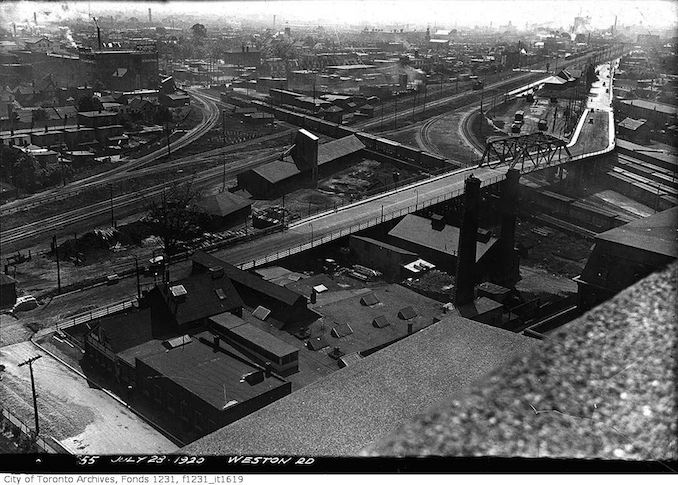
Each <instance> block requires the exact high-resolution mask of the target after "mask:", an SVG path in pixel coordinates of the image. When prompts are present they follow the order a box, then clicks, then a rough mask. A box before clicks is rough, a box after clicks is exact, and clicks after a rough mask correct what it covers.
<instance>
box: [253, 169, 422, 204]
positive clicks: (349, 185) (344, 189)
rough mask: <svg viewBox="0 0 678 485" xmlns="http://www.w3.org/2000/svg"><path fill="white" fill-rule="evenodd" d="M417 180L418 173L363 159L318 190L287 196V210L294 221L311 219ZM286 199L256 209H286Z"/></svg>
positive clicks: (263, 202) (301, 191)
mask: <svg viewBox="0 0 678 485" xmlns="http://www.w3.org/2000/svg"><path fill="white" fill-rule="evenodd" d="M394 172H397V174H398V175H397V176H396V177H395V178H396V179H397V180H399V181H401V182H402V181H403V180H405V179H409V178H412V177H415V176H416V175H417V173H416V172H415V171H414V170H408V169H406V168H402V167H396V166H394V165H392V164H390V163H385V162H377V161H374V160H369V159H363V160H362V161H361V162H358V163H356V164H354V165H352V166H351V167H349V168H345V169H343V170H341V171H338V172H336V173H335V174H333V175H331V176H330V177H328V178H325V179H322V180H320V181H319V183H318V188H317V189H308V188H305V189H298V190H295V191H294V192H291V193H289V194H286V195H285V204H284V205H285V209H288V210H289V211H290V214H291V216H292V217H295V216H296V217H307V216H309V215H311V214H315V213H317V212H322V211H325V210H330V209H333V208H334V207H336V206H339V205H342V204H346V203H349V202H352V201H355V200H360V199H361V198H364V197H365V196H367V195H368V194H370V193H376V192H377V191H383V190H385V189H386V187H387V186H388V185H391V184H393V183H394ZM282 205H283V200H282V197H281V198H278V199H275V200H266V201H257V202H256V203H255V208H257V209H263V208H265V207H269V206H282Z"/></svg>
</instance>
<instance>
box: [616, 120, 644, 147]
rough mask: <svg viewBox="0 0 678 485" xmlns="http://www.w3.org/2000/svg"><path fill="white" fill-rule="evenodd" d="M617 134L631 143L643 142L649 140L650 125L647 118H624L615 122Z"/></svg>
mask: <svg viewBox="0 0 678 485" xmlns="http://www.w3.org/2000/svg"><path fill="white" fill-rule="evenodd" d="M617 135H618V136H619V137H620V138H623V139H625V140H628V141H631V142H633V143H638V144H641V145H642V144H643V143H649V141H650V126H649V125H648V124H647V120H644V119H642V118H641V119H639V120H634V119H633V118H624V119H623V120H622V121H620V122H619V123H618V124H617Z"/></svg>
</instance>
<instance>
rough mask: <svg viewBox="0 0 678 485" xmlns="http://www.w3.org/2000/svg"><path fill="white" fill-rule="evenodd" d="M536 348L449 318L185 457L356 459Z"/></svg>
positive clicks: (191, 449) (276, 405) (231, 427)
mask: <svg viewBox="0 0 678 485" xmlns="http://www.w3.org/2000/svg"><path fill="white" fill-rule="evenodd" d="M386 328H388V327H386ZM536 342H537V341H536V340H533V339H530V338H528V337H523V336H521V335H517V334H515V333H512V332H508V331H506V330H501V329H498V328H495V327H491V326H488V325H484V324H481V323H477V322H473V321H470V320H467V319H465V318H462V317H457V316H447V317H445V318H443V319H442V320H441V321H440V322H438V323H436V324H433V325H431V326H430V327H428V328H426V329H423V330H421V331H419V332H416V333H414V334H413V335H411V336H409V337H407V338H405V339H402V340H400V341H399V342H396V343H394V344H393V345H391V346H389V347H386V348H385V349H382V350H380V351H378V352H375V353H374V354H372V355H370V356H369V357H366V358H364V359H361V360H359V361H357V362H355V363H353V364H352V365H350V366H348V367H346V368H344V369H341V370H339V371H336V372H334V373H333V374H331V375H329V376H327V377H326V378H324V379H322V380H319V381H316V382H314V383H313V384H310V385H308V386H306V387H304V388H302V389H299V390H297V391H295V392H294V393H293V394H290V395H289V396H286V397H284V398H282V399H280V400H278V401H276V402H274V403H272V404H270V405H269V406H267V407H265V408H263V409H260V410H259V411H256V412H255V413H252V414H250V415H249V416H246V417H244V418H242V419H241V420H239V421H237V422H235V423H233V424H230V425H229V426H226V427H224V428H222V429H220V430H218V431H216V432H214V433H212V434H210V435H208V436H206V437H204V438H202V439H200V440H198V441H196V442H194V443H191V444H190V445H188V446H186V447H185V448H183V449H182V452H186V453H191V454H196V455H203V454H204V455H210V454H220V455H221V454H243V453H245V454H263V455H310V456H346V455H348V456H357V455H358V454H359V453H360V450H361V449H363V448H365V447H366V446H368V445H370V444H371V443H374V442H376V441H378V440H379V439H381V438H382V437H384V436H386V435H387V434H388V433H389V432H391V431H392V430H394V429H395V427H396V426H397V425H398V424H400V423H402V422H403V421H405V420H408V419H411V418H413V417H414V416H416V415H418V414H419V413H421V411H422V410H423V409H426V408H428V407H430V406H433V405H436V404H439V403H442V402H449V400H450V399H452V398H453V397H454V396H455V395H456V394H457V393H459V392H460V391H461V390H462V389H464V388H465V387H466V386H468V385H469V384H471V383H473V382H475V381H477V380H478V379H480V378H482V377H483V376H484V375H485V374H487V373H488V372H490V371H491V370H493V369H495V368H497V367H501V366H505V365H506V363H507V362H509V361H511V360H512V359H513V358H515V357H516V356H520V355H523V354H525V353H526V352H528V351H529V350H530V349H532V348H533V347H535V345H536Z"/></svg>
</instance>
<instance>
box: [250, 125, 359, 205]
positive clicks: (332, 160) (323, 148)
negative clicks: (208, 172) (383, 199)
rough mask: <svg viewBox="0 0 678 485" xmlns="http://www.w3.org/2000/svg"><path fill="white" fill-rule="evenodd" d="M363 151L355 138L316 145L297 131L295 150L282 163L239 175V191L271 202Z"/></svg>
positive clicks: (307, 134)
mask: <svg viewBox="0 0 678 485" xmlns="http://www.w3.org/2000/svg"><path fill="white" fill-rule="evenodd" d="M364 149H365V144H364V143H363V142H362V141H361V140H360V139H359V138H357V137H356V136H355V135H349V136H346V137H343V138H339V139H337V140H332V141H330V142H327V143H323V144H322V145H318V137H317V136H315V135H313V134H312V133H310V132H308V131H306V130H299V131H298V133H297V136H296V138H295V144H294V146H293V147H292V148H291V149H290V150H288V153H287V154H286V155H285V156H283V157H282V159H281V160H275V161H273V162H269V163H267V164H265V165H262V166H261V167H257V168H255V169H251V170H248V171H246V172H243V173H240V174H238V177H237V178H238V187H239V188H241V189H244V190H246V191H247V192H249V193H250V194H252V195H253V196H254V197H256V198H272V197H275V196H276V195H279V194H282V193H285V192H288V191H291V190H293V189H296V188H300V187H302V186H304V185H307V184H309V183H311V184H313V183H315V182H317V180H318V178H319V177H325V176H327V175H329V174H331V173H333V172H334V171H336V170H338V169H340V168H341V167H343V166H345V165H346V164H348V163H352V162H354V161H355V160H357V159H358V158H359V157H360V156H361V155H362V151H363V150H364Z"/></svg>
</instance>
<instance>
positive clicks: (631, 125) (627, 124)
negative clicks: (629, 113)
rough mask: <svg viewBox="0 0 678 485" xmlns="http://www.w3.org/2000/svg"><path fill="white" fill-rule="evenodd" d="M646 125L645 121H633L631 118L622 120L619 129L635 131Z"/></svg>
mask: <svg viewBox="0 0 678 485" xmlns="http://www.w3.org/2000/svg"><path fill="white" fill-rule="evenodd" d="M646 123H647V120H645V119H643V118H641V119H639V120H634V119H633V118H624V119H623V120H622V121H620V122H619V126H620V127H621V128H626V129H627V130H633V131H635V130H637V129H638V128H640V127H641V126H643V125H644V124H646Z"/></svg>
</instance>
